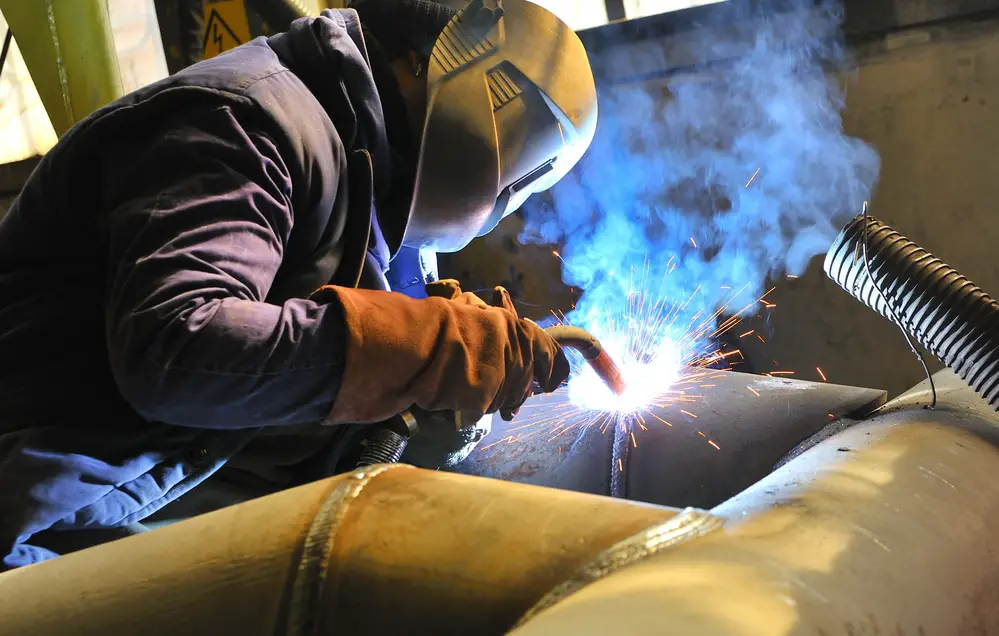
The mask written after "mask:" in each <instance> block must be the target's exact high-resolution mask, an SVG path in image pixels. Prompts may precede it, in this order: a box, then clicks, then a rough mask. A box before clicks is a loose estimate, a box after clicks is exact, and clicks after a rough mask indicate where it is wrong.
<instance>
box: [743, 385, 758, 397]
mask: <svg viewBox="0 0 999 636" xmlns="http://www.w3.org/2000/svg"><path fill="white" fill-rule="evenodd" d="M746 388H747V389H749V391H750V393H752V394H753V395H755V396H756V397H760V392H759V391H757V390H756V389H754V388H753V387H751V386H747V387H746Z"/></svg>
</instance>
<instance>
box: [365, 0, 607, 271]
mask: <svg viewBox="0 0 999 636" xmlns="http://www.w3.org/2000/svg"><path fill="white" fill-rule="evenodd" d="M447 1H448V3H449V4H456V5H458V6H460V7H461V8H460V9H459V10H458V11H454V10H453V9H451V8H449V7H448V6H446V5H444V4H442V3H438V2H431V1H430V0H357V1H356V2H355V4H354V5H353V6H354V8H356V9H357V11H358V14H359V15H360V18H361V22H362V24H364V25H365V27H366V28H367V29H368V30H369V31H370V32H371V34H372V35H373V37H374V39H376V40H377V41H378V44H379V46H381V47H382V48H383V49H384V52H385V54H386V57H388V58H390V59H391V63H392V67H393V71H394V74H395V76H396V80H397V83H398V85H399V90H400V93H401V94H402V96H403V100H404V101H405V102H406V104H407V113H408V116H409V120H410V128H411V129H412V131H413V133H414V136H416V137H418V140H419V141H418V145H419V149H418V151H417V154H418V161H417V166H416V179H415V184H414V192H413V200H412V204H411V207H410V213H409V221H408V225H407V227H406V232H405V236H404V239H403V242H404V243H405V244H406V245H408V246H410V247H428V248H431V249H435V250H437V251H442V252H449V251H456V250H459V249H461V248H462V247H464V246H465V245H467V244H468V242H469V241H471V240H472V239H473V238H475V237H476V236H481V235H483V234H485V233H487V232H489V231H490V230H492V229H493V228H494V227H496V225H497V224H498V223H499V222H500V221H501V220H502V219H503V218H504V217H506V216H507V215H509V214H511V213H512V212H514V211H515V210H517V209H518V208H519V207H520V206H521V205H522V204H523V203H524V201H525V200H526V199H527V198H528V197H529V196H530V195H531V194H533V193H535V192H540V191H542V190H545V189H547V188H549V187H551V186H552V185H554V184H555V183H556V182H557V181H558V180H559V179H561V178H562V177H563V176H564V175H565V174H566V173H567V172H568V171H569V169H571V168H572V166H573V165H575V163H576V162H577V161H578V160H579V158H580V157H581V156H582V154H583V152H584V151H585V150H586V148H587V147H588V146H589V144H590V141H591V140H592V138H593V133H594V130H595V128H596V120H597V100H596V89H595V87H594V82H593V74H592V71H591V70H590V65H589V61H588V60H587V57H586V51H585V50H584V49H583V45H582V42H580V40H579V38H578V37H577V36H576V34H575V33H574V32H573V31H572V30H571V29H570V28H569V27H568V26H566V24H565V23H563V22H562V21H561V20H559V19H558V18H557V17H555V16H554V15H553V14H551V13H550V12H548V11H547V10H545V9H543V8H541V7H539V6H537V5H535V4H533V3H531V2H529V1H528V0H447Z"/></svg>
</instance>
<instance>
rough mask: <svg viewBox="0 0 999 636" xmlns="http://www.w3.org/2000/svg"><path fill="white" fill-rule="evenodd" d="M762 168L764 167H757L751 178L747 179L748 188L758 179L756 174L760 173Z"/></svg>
mask: <svg viewBox="0 0 999 636" xmlns="http://www.w3.org/2000/svg"><path fill="white" fill-rule="evenodd" d="M761 169H762V168H757V169H756V172H754V173H753V176H751V177H750V178H749V181H747V182H746V187H747V188H748V187H749V186H751V185H753V181H756V175H758V174H760V170H761Z"/></svg>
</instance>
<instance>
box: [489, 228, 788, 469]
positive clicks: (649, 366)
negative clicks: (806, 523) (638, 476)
mask: <svg viewBox="0 0 999 636" xmlns="http://www.w3.org/2000/svg"><path fill="white" fill-rule="evenodd" d="M691 239H692V240H691V242H692V244H694V243H696V241H694V240H693V237H691ZM552 254H553V256H555V257H557V258H561V254H559V253H558V251H557V250H552ZM676 268H677V263H676V262H675V260H674V258H670V259H669V260H668V261H667V262H666V263H665V266H664V267H662V268H660V267H656V269H657V271H660V272H664V273H663V274H662V275H661V276H662V277H661V279H660V278H659V274H657V275H655V276H653V275H652V273H651V272H652V263H651V261H649V260H648V259H647V260H646V262H645V264H644V266H636V267H633V268H631V271H630V272H618V280H619V281H621V284H622V292H623V293H624V302H623V303H621V305H620V306H619V307H614V308H610V309H606V310H605V309H597V308H594V309H592V310H590V311H589V312H588V313H587V314H586V315H585V317H584V318H583V323H582V325H581V326H584V327H585V328H586V329H587V330H588V331H590V332H591V333H593V335H594V336H596V337H597V338H598V339H599V340H600V342H601V344H602V345H603V346H604V348H605V349H606V350H607V352H608V354H609V355H610V356H611V358H613V359H614V360H615V361H616V362H617V363H618V366H619V367H620V368H621V372H622V374H623V376H624V379H625V384H626V386H627V390H626V391H625V393H624V395H616V394H614V393H613V392H611V391H610V389H609V388H608V387H607V386H606V384H605V383H604V382H603V381H602V380H601V379H600V378H599V377H598V376H597V375H596V373H595V372H594V371H593V370H592V368H590V366H589V365H588V364H586V362H585V361H584V360H583V358H582V357H581V356H580V355H579V354H577V353H576V352H574V351H568V354H569V358H570V364H571V366H572V374H571V376H570V378H569V380H568V382H567V383H566V384H565V385H564V386H563V387H561V388H559V389H558V390H557V391H556V392H555V393H554V394H553V395H551V396H549V397H548V398H546V399H545V400H544V401H538V402H535V403H532V402H531V401H528V402H527V403H526V404H524V406H523V407H521V411H520V415H519V417H518V419H517V420H516V421H515V422H514V423H513V427H512V428H509V429H507V431H506V436H505V437H504V438H502V439H500V440H498V441H493V440H490V442H491V443H490V444H487V445H484V446H482V447H480V449H488V448H492V447H494V446H496V445H497V444H503V443H507V444H516V443H525V442H526V443H530V442H531V441H533V440H548V441H549V442H554V443H555V444H559V448H560V449H561V448H563V447H565V454H566V455H568V454H570V453H571V452H572V450H571V447H570V446H567V444H568V445H571V444H574V443H575V442H576V441H577V440H578V439H579V438H580V435H581V434H582V433H584V432H585V431H587V430H590V429H594V428H595V429H597V431H599V432H601V433H606V432H609V431H615V430H619V431H621V432H624V433H627V434H628V436H629V440H630V443H631V445H632V446H633V447H636V448H637V447H638V446H639V444H640V443H641V439H640V438H641V435H642V434H643V433H645V432H647V431H651V430H654V429H658V430H665V429H669V430H671V431H676V432H677V433H678V434H679V433H684V432H685V433H688V434H693V433H698V435H699V437H700V438H702V439H704V441H705V443H711V444H712V446H713V447H714V448H715V449H716V450H719V447H718V445H717V444H716V443H713V441H712V440H710V439H709V438H708V436H707V435H706V434H705V433H703V432H699V431H697V430H696V429H693V427H692V426H691V423H692V422H694V421H696V419H697V417H698V416H697V413H696V412H697V404H698V403H699V402H700V400H702V399H703V398H704V394H705V392H706V390H707V389H709V388H713V387H715V386H716V385H715V383H714V382H712V380H713V379H715V378H718V377H721V376H722V375H724V374H725V373H728V370H729V369H730V368H732V367H735V366H736V365H738V364H740V363H741V361H742V360H743V359H744V356H743V353H742V351H741V350H740V349H735V348H730V347H729V346H728V345H724V344H719V338H720V336H722V335H724V334H726V333H729V332H731V331H732V330H733V329H736V328H737V327H738V326H739V325H741V324H743V321H744V319H745V317H746V316H749V315H752V313H753V311H754V308H755V307H758V306H759V304H760V303H762V302H764V300H765V298H766V294H764V295H763V296H761V297H759V298H754V297H753V296H750V295H749V294H747V291H748V290H749V289H750V287H751V283H750V282H745V283H744V284H741V285H735V286H725V289H726V291H725V295H724V297H723V298H721V299H720V301H718V302H715V301H716V299H715V298H702V297H703V296H705V295H707V292H708V290H706V289H702V288H701V286H696V287H695V288H694V289H693V291H691V292H690V293H689V294H685V295H682V296H677V297H670V296H668V295H667V294H666V293H665V290H666V289H667V288H672V285H671V284H670V281H669V279H668V278H667V277H668V276H670V275H671V274H672V273H673V272H675V271H676ZM772 291H773V289H771V290H769V291H768V292H767V294H769V293H770V292H772ZM551 316H552V318H553V319H554V320H555V321H556V322H558V323H560V324H571V322H572V321H571V320H570V318H569V317H568V316H566V315H565V314H564V313H562V312H561V311H552V312H551ZM740 332H742V333H743V336H745V337H748V336H749V335H751V334H753V333H755V331H753V330H749V331H745V328H743V329H740V330H738V331H735V332H733V333H740ZM702 389H704V390H702ZM750 391H752V392H753V393H755V394H756V395H757V397H759V393H758V392H756V391H755V390H753V389H750ZM679 407H682V410H680V409H679ZM666 408H673V409H676V412H679V413H682V414H683V415H684V416H685V417H686V418H689V419H686V420H685V421H684V423H676V424H674V422H671V421H668V420H667V419H665V418H664V417H663V415H660V413H662V410H663V409H666ZM563 440H564V441H563ZM559 452H560V453H561V450H560V451H559ZM563 456H565V455H563Z"/></svg>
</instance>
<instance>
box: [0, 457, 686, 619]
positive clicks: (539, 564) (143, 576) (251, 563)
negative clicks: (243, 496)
mask: <svg viewBox="0 0 999 636" xmlns="http://www.w3.org/2000/svg"><path fill="white" fill-rule="evenodd" d="M674 514H675V512H674V511H672V510H669V509H664V508H657V507H653V506H644V505H641V504H635V503H632V502H627V501H621V500H615V499H609V498H603V497H595V496H589V495H581V494H577V493H571V492H566V491H558V490H551V489H547V488H539V487H535V486H524V485H519V484H512V483H506V482H500V481H495V480H490V479H483V478H476V477H466V476H462V475H453V474H447V473H439V472H433V471H423V470H419V469H415V468H412V467H409V466H404V465H395V466H384V465H382V466H376V467H371V468H368V469H364V470H360V471H356V472H354V473H350V474H348V475H344V476H339V477H334V478H332V479H328V480H324V481H320V482H316V483H313V484H309V485H306V486H302V487H300V488H296V489H293V490H289V491H285V492H282V493H278V494H276V495H272V496H269V497H264V498H261V499H257V500H254V501H250V502H247V503H245V504H241V505H238V506H233V507H231V508H225V509H222V510H219V511H216V512H213V513H210V514H207V515H203V516H200V517H195V518H193V519H190V520H188V521H184V522H181V523H178V524H175V525H172V526H168V527H166V528H162V529H159V530H155V531H152V532H149V533H145V534H141V535H137V536H134V537H130V538H127V539H123V540H120V541H116V542H113V543H108V544H104V545H101V546H98V547H95V548H90V549H87V550H83V551H81V552H77V553H73V554H68V555H65V556H62V557H59V558H58V559H55V560H53V561H48V562H44V563H40V564H36V565H31V566H28V567H25V568H22V569H20V570H14V571H12V572H9V573H6V574H3V575H0V599H2V601H0V633H2V634H19V635H20V634H25V635H27V634H31V635H39V636H49V635H62V634H66V635H70V634H71V635H73V636H90V635H93V636H107V634H143V635H144V636H157V635H160V634H162V635H163V636H176V635H177V634H184V635H185V636H197V635H201V634H204V635H206V636H207V635H209V634H210V635H213V636H214V635H216V634H239V635H240V636H255V635H261V636H263V635H267V636H274V635H275V634H294V635H300V634H317V633H323V634H327V633H343V634H352V635H364V634H405V633H410V634H459V633H460V634H499V633H503V632H505V631H506V630H507V629H509V628H510V627H511V626H512V625H513V624H514V622H516V620H517V619H518V618H519V617H520V616H521V615H522V614H523V613H524V612H525V611H526V610H527V609H528V608H529V607H530V606H531V605H532V604H534V603H535V602H536V601H537V600H538V599H539V598H541V596H542V595H543V594H545V593H546V592H547V591H548V590H549V589H550V588H551V587H553V586H554V585H555V584H556V583H557V582H558V581H559V580H561V579H563V578H565V577H566V576H567V575H568V574H569V573H570V572H571V571H573V570H574V569H575V568H577V567H579V566H580V565H581V564H582V563H584V562H585V561H586V560H588V559H589V558H590V557H591V556H592V555H593V554H595V553H597V552H599V551H600V550H602V549H603V548H605V547H607V546H609V545H611V544H613V543H615V542H617V541H619V540H621V539H623V538H625V537H627V536H629V535H631V534H634V533H635V532H636V531H638V530H639V529H641V528H643V527H646V526H649V525H651V524H655V523H658V522H661V521H663V520H666V519H668V518H670V517H672V516H673V515H674Z"/></svg>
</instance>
